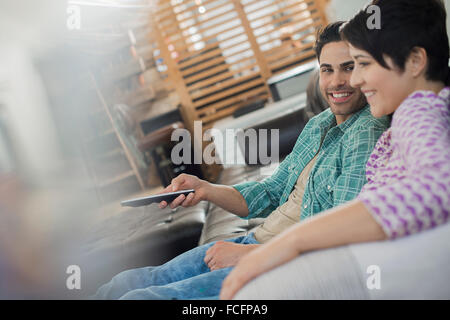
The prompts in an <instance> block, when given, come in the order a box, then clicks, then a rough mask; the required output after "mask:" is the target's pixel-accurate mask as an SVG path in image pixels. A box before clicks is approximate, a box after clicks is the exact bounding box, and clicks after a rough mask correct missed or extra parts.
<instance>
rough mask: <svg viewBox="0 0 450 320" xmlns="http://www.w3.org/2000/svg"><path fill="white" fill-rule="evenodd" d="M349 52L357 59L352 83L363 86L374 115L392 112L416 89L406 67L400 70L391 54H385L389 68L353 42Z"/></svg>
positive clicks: (362, 89)
mask: <svg viewBox="0 0 450 320" xmlns="http://www.w3.org/2000/svg"><path fill="white" fill-rule="evenodd" d="M350 55H351V56H352V58H353V60H354V61H355V67H354V69H353V73H352V76H351V79H350V84H351V86H352V87H358V88H360V89H361V91H362V93H363V94H364V95H365V96H366V99H367V102H368V103H369V104H370V112H371V113H372V115H373V116H374V117H377V118H379V117H381V116H384V115H388V114H391V113H393V112H394V111H395V110H396V109H397V108H398V107H399V105H400V104H401V103H402V102H403V100H405V98H406V97H407V96H408V95H410V94H411V93H412V92H414V87H415V84H414V78H413V77H412V76H411V75H410V73H409V72H407V70H406V69H405V71H404V72H401V71H400V70H399V69H398V68H397V67H396V66H394V64H393V62H392V60H391V59H390V58H389V57H385V61H386V63H387V65H388V66H389V68H390V69H386V68H384V67H382V66H381V65H380V64H379V63H378V62H377V61H376V60H375V59H374V58H373V57H372V56H371V55H370V54H369V53H368V52H367V51H364V50H361V49H357V48H355V47H353V46H352V45H350Z"/></svg>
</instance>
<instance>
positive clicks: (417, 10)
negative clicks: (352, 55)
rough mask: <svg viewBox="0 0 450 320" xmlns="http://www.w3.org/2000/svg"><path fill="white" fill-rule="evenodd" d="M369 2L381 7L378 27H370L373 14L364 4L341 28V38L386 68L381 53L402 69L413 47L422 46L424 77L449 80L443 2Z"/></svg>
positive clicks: (400, 0)
mask: <svg viewBox="0 0 450 320" xmlns="http://www.w3.org/2000/svg"><path fill="white" fill-rule="evenodd" d="M370 5H376V6H378V8H379V9H380V18H381V25H380V28H379V29H376V28H373V29H369V27H368V24H367V21H368V19H369V18H370V17H371V16H372V15H373V14H374V13H373V11H370V10H366V9H367V7H366V8H364V9H363V10H361V11H359V12H358V13H357V14H356V15H355V16H354V17H353V18H352V19H351V20H350V21H348V22H347V23H345V24H344V25H343V26H342V27H341V35H342V38H343V39H344V40H346V41H348V42H349V43H350V44H351V45H352V46H354V47H355V48H358V49H361V50H364V51H367V52H369V53H370V54H371V55H372V56H373V57H374V59H375V60H376V61H377V62H378V63H379V64H380V65H381V66H383V67H384V68H387V69H389V67H388V65H387V64H386V61H385V59H384V55H386V56H388V57H390V58H391V59H392V61H393V62H394V64H395V65H396V66H397V67H398V68H399V69H400V70H401V71H404V70H405V63H406V60H407V59H408V57H409V56H410V54H411V51H412V50H413V48H414V47H421V48H424V49H425V51H426V52H427V58H428V65H427V69H426V73H425V76H426V78H427V79H428V80H434V81H442V82H444V83H448V80H449V79H448V77H449V73H450V72H449V67H448V63H449V43H448V35H447V29H446V17H447V13H446V11H445V6H444V3H443V2H442V1H440V0H414V1H411V0H373V1H372V3H371V4H370ZM370 5H369V6H370ZM368 11H369V12H368Z"/></svg>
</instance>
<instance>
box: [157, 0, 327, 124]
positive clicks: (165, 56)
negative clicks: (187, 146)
mask: <svg viewBox="0 0 450 320" xmlns="http://www.w3.org/2000/svg"><path fill="white" fill-rule="evenodd" d="M322 1H324V0H156V3H155V6H154V11H153V12H152V16H151V20H152V24H153V28H152V31H153V35H152V37H154V38H155V39H157V40H158V45H159V50H160V52H159V54H160V57H156V58H157V59H159V62H161V61H163V65H164V67H165V68H166V69H161V72H162V73H163V77H165V78H166V80H167V81H168V82H169V83H168V85H169V87H172V88H174V89H175V90H177V92H178V94H179V96H180V98H181V101H182V104H183V105H182V114H183V117H184V118H185V120H186V125H187V126H188V128H189V129H191V132H192V129H193V128H192V125H193V121H194V120H201V121H202V125H203V129H207V128H210V127H211V126H212V125H213V124H214V122H215V121H217V120H219V119H222V118H224V117H227V116H229V115H231V114H232V113H233V112H234V111H235V110H237V109H238V108H240V107H242V106H244V105H246V104H249V103H251V102H254V101H258V100H264V101H267V99H269V98H270V91H269V89H268V86H267V80H268V78H269V77H270V76H272V75H273V74H276V73H279V72H282V71H285V70H287V69H289V68H293V67H295V66H298V65H299V64H302V63H304V62H306V61H309V60H311V59H313V58H314V52H313V50H312V47H313V43H314V40H315V33H316V30H317V29H318V28H319V27H320V26H322V25H324V24H325V23H326V18H325V14H324V10H323V8H322V5H321V3H322Z"/></svg>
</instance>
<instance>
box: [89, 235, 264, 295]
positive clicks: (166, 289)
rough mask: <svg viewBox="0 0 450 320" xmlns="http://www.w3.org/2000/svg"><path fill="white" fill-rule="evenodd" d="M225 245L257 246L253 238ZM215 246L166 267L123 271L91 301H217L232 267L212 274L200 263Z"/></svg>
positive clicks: (99, 290)
mask: <svg viewBox="0 0 450 320" xmlns="http://www.w3.org/2000/svg"><path fill="white" fill-rule="evenodd" d="M226 241H230V242H234V243H240V244H258V241H256V240H255V238H254V237H253V234H249V235H247V236H242V237H237V238H233V239H229V240H226ZM214 243H215V242H212V243H208V244H205V245H202V246H199V247H196V248H194V249H192V250H189V251H187V252H185V253H183V254H180V255H179V256H177V257H175V258H173V259H172V260H170V261H168V262H166V263H165V264H163V265H161V266H157V267H144V268H137V269H131V270H126V271H123V272H121V273H119V274H118V275H116V276H115V277H114V278H113V279H112V280H111V281H110V282H108V283H106V284H104V285H103V286H101V287H100V288H99V289H98V290H97V293H96V294H95V295H94V296H92V297H91V298H93V299H131V300H141V299H166V300H171V299H217V298H218V296H219V293H220V288H221V287H222V282H223V280H224V279H225V278H226V276H227V275H228V274H229V273H230V271H231V270H232V269H233V268H232V267H229V268H223V269H219V270H214V271H211V270H210V269H209V268H208V265H206V263H205V262H204V261H203V259H204V258H205V254H206V251H207V250H208V249H209V248H210V247H211V246H213V245H214Z"/></svg>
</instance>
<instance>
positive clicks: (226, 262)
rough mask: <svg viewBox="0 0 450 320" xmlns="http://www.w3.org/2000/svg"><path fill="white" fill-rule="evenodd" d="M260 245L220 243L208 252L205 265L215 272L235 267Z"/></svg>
mask: <svg viewBox="0 0 450 320" xmlns="http://www.w3.org/2000/svg"><path fill="white" fill-rule="evenodd" d="M257 246H259V244H239V243H233V242H227V241H218V242H216V243H215V244H214V245H213V246H212V247H211V248H209V249H208V250H207V251H206V255H205V259H204V261H205V263H206V264H207V265H208V267H209V268H210V269H211V271H213V270H217V269H222V268H227V267H233V266H235V265H236V264H237V263H238V262H239V260H240V259H241V258H242V257H243V256H244V255H246V254H247V253H248V252H250V251H252V250H253V249H255V248H256V247H257Z"/></svg>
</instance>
